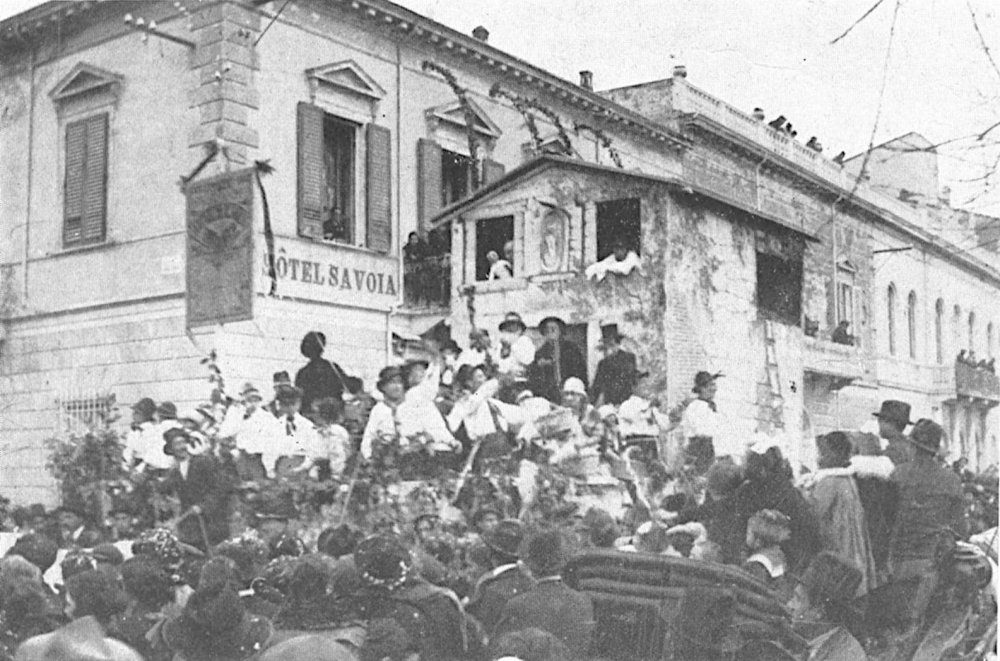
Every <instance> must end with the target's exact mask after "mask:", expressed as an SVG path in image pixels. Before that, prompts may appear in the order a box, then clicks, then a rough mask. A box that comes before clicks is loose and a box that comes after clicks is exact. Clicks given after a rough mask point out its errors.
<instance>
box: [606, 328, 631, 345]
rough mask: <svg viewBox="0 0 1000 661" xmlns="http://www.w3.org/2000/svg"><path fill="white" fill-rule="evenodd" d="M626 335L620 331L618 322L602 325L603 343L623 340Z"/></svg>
mask: <svg viewBox="0 0 1000 661" xmlns="http://www.w3.org/2000/svg"><path fill="white" fill-rule="evenodd" d="M624 339H625V336H624V335H622V334H621V333H619V332H618V324H605V325H603V326H601V344H604V343H605V342H608V341H614V342H621V341H622V340H624Z"/></svg>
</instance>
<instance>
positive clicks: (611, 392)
mask: <svg viewBox="0 0 1000 661" xmlns="http://www.w3.org/2000/svg"><path fill="white" fill-rule="evenodd" d="M635 372H636V370H635V354H633V353H629V352H628V351H618V352H617V353H615V354H613V355H610V356H608V357H606V358H604V359H602V360H601V362H599V363H597V373H596V374H594V383H593V385H592V386H590V401H591V402H594V403H596V402H597V398H598V397H599V396H600V395H601V394H602V393H603V394H604V403H605V404H614V405H615V406H618V405H619V404H621V403H622V402H624V401H625V400H626V399H628V398H629V397H631V396H632V390H633V388H635Z"/></svg>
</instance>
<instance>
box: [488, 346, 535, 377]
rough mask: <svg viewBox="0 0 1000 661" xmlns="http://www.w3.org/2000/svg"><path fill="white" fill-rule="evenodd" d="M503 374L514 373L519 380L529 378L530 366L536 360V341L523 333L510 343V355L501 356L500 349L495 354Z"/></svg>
mask: <svg viewBox="0 0 1000 661" xmlns="http://www.w3.org/2000/svg"><path fill="white" fill-rule="evenodd" d="M494 360H496V363H497V367H498V368H499V370H500V373H501V374H512V375H513V376H514V378H515V379H516V380H518V381H523V380H525V379H527V378H528V366H529V365H531V363H533V362H535V343H534V342H532V341H531V338H530V337H528V336H527V335H521V336H520V337H518V338H517V339H516V340H514V342H513V343H511V345H510V355H509V356H507V357H506V358H501V357H500V349H499V348H497V349H496V354H495V356H494Z"/></svg>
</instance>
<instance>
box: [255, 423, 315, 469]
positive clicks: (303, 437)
mask: <svg viewBox="0 0 1000 661" xmlns="http://www.w3.org/2000/svg"><path fill="white" fill-rule="evenodd" d="M289 423H291V424H289ZM278 426H279V428H280V429H281V430H282V432H283V434H281V435H279V436H278V441H277V443H275V445H276V446H277V448H276V449H278V450H279V451H280V454H279V456H285V457H295V456H299V455H301V456H303V457H309V458H313V459H315V458H316V457H317V455H318V454H319V453H320V452H321V450H322V448H321V443H320V438H319V434H318V433H317V432H316V426H315V425H314V424H313V423H312V421H311V420H309V418H306V417H303V416H302V415H300V414H298V413H294V414H291V415H287V416H281V417H280V418H278ZM264 465H265V466H266V465H267V464H266V463H265V464H264Z"/></svg>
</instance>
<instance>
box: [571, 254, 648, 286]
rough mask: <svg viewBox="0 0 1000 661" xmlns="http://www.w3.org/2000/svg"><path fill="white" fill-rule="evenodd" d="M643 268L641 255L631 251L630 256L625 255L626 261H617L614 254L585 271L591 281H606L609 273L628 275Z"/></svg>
mask: <svg viewBox="0 0 1000 661" xmlns="http://www.w3.org/2000/svg"><path fill="white" fill-rule="evenodd" d="M641 266H642V259H640V257H639V255H637V254H635V251H633V250H629V251H628V254H627V255H625V259H623V260H621V261H618V260H617V259H615V256H614V253H612V254H610V255H608V256H607V257H605V258H604V259H602V260H601V261H599V262H597V263H596V264H591V265H590V266H588V267H587V269H586V270H585V271H584V275H586V276H587V278H590V279H597V280H604V278H605V276H607V274H608V273H615V274H617V275H628V274H629V273H631V272H632V271H633V270H635V269H637V268H639V267H641Z"/></svg>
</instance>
